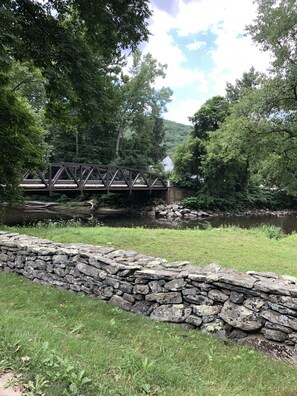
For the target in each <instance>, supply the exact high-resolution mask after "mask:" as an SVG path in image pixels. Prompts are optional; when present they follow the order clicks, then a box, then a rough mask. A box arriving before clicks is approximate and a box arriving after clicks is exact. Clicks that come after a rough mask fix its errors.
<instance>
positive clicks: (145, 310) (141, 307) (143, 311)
mask: <svg viewBox="0 0 297 396" xmlns="http://www.w3.org/2000/svg"><path fill="white" fill-rule="evenodd" d="M154 308H155V304H153V303H151V302H148V301H138V302H136V303H135V304H134V305H133V306H132V308H131V312H134V313H136V314H137V315H141V316H149V315H150V314H151V313H152V311H153V309H154Z"/></svg>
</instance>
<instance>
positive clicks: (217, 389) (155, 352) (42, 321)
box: [0, 273, 297, 396]
mask: <svg viewBox="0 0 297 396" xmlns="http://www.w3.org/2000/svg"><path fill="white" fill-rule="evenodd" d="M0 287H1V293H0V329H1V333H0V346H1V348H0V366H1V365H2V367H4V368H5V367H6V368H7V367H9V368H10V367H12V368H14V369H16V370H17V371H18V372H21V373H22V374H23V376H25V377H26V381H25V382H26V383H27V384H29V385H30V384H33V385H34V386H35V387H37V386H38V385H39V384H44V386H42V387H41V388H40V393H37V392H36V393H32V395H39V394H40V395H41V394H43V392H45V394H46V395H48V396H61V395H63V394H66V395H81V396H82V395H83V396H97V395H99V396H101V395H102V396H104V395H109V396H111V395H114V396H120V395H122V396H136V395H152V396H153V395H158V396H161V395H164V396H167V395H174V396H182V395H185V394H186V395H189V396H200V395H201V396H203V395H205V396H206V395H207V396H211V395H213V396H214V395H216V396H219V395H224V396H235V395H236V396H240V395H242V396H256V395H259V396H260V395H261V396H263V395H267V396H268V395H269V396H271V395H282V396H284V395H287V396H289V395H292V396H293V395H296V393H297V385H296V384H297V370H296V369H294V368H293V367H290V366H288V365H285V364H282V363H280V362H277V361H272V360H271V359H269V358H268V357H265V356H263V355H260V354H259V353H257V352H255V351H252V350H248V349H245V348H239V347H236V346H231V345H228V344H225V343H223V342H221V341H218V340H215V339H214V338H212V337H210V336H207V335H205V334H201V333H199V332H197V331H189V330H184V329H183V328H181V327H179V326H175V325H168V324H162V323H156V322H152V321H150V320H148V319H146V318H141V317H137V316H136V315H133V314H129V313H126V312H122V311H120V310H118V309H116V308H113V307H112V306H110V305H108V304H104V303H103V302H101V301H98V300H95V299H92V298H89V297H83V296H80V295H78V294H74V293H69V292H66V291H60V290H56V289H53V288H51V287H45V286H40V285H36V284H33V283H32V282H30V281H27V280H25V279H22V278H20V277H17V276H15V275H10V274H3V273H2V274H0ZM82 379H84V380H85V383H82V382H83V381H82ZM39 386H40V385H39ZM71 389H72V390H71Z"/></svg>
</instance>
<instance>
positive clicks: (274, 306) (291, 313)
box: [267, 301, 297, 317]
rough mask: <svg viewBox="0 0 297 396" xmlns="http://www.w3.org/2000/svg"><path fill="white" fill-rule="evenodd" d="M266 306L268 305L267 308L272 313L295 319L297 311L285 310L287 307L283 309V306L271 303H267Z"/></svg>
mask: <svg viewBox="0 0 297 396" xmlns="http://www.w3.org/2000/svg"><path fill="white" fill-rule="evenodd" d="M267 304H268V306H269V308H271V309H273V311H277V312H279V313H281V314H284V315H289V316H294V317H297V311H296V310H294V309H291V308H287V307H284V306H283V305H280V304H275V303H272V302H269V301H268V303H267Z"/></svg>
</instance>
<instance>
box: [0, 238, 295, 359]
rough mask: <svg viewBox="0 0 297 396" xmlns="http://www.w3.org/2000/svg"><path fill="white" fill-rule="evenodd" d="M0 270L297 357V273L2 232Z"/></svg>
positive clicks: (272, 351)
mask: <svg viewBox="0 0 297 396" xmlns="http://www.w3.org/2000/svg"><path fill="white" fill-rule="evenodd" d="M0 270H1V271H4V272H14V273H17V274H20V275H22V276H24V277H26V278H28V279H31V280H32V281H33V282H38V283H41V284H47V285H48V284H50V285H54V286H57V287H60V288H63V289H69V290H72V291H75V292H82V293H85V294H89V295H92V296H95V297H97V298H99V299H101V300H104V301H106V302H109V303H110V304H112V305H114V306H117V307H119V308H121V309H124V310H126V311H131V312H134V313H135V314H138V315H143V316H149V317H150V318H151V319H155V320H158V321H166V322H173V323H182V324H184V325H186V326H187V327H190V328H197V329H199V330H200V331H202V332H205V333H211V334H215V335H216V336H218V337H222V338H224V339H230V340H233V341H237V342H239V343H241V344H246V345H250V346H253V347H257V348H260V349H262V350H264V351H266V352H270V353H272V354H273V355H274V356H276V357H280V358H282V359H284V360H286V361H289V362H291V363H294V364H297V278H294V277H290V276H277V275H276V274H274V273H259V272H254V271H250V272H248V273H240V272H238V271H235V270H232V269H224V268H221V267H220V266H218V265H216V264H210V265H208V266H206V267H203V268H201V267H196V266H193V265H191V264H189V263H188V262H176V263H168V262H167V261H166V260H165V259H160V258H155V257H148V256H145V255H143V254H138V253H136V252H134V251H124V250H115V249H114V248H112V247H99V246H92V245H86V244H60V243H53V242H51V241H48V240H42V239H39V238H34V237H28V236H25V235H20V234H15V233H6V232H0Z"/></svg>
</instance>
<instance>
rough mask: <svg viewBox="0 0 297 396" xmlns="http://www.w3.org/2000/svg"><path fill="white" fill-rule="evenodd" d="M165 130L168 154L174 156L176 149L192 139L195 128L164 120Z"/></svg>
mask: <svg viewBox="0 0 297 396" xmlns="http://www.w3.org/2000/svg"><path fill="white" fill-rule="evenodd" d="M164 130H165V146H166V153H167V155H170V156H172V155H173V153H174V151H175V149H176V147H177V146H178V145H179V144H181V143H184V142H185V141H186V140H187V139H188V138H189V137H190V134H191V131H192V130H193V127H192V126H190V125H185V124H180V123H178V122H174V121H169V120H164Z"/></svg>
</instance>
